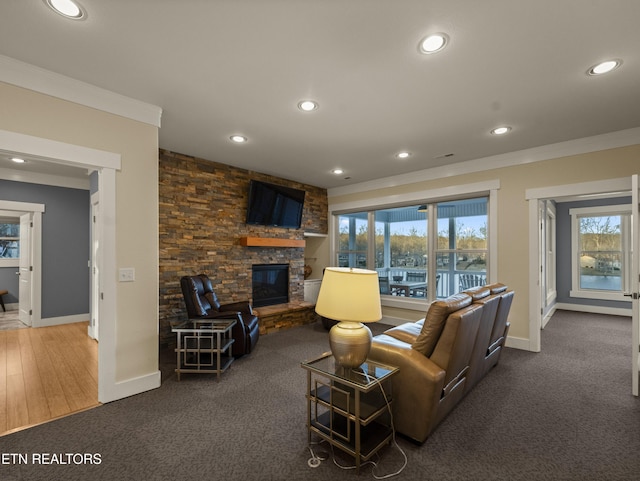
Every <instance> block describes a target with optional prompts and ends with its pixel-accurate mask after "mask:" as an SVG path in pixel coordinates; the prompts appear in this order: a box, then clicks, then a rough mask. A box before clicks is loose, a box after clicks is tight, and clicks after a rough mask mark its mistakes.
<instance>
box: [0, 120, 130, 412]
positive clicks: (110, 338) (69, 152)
mask: <svg viewBox="0 0 640 481" xmlns="http://www.w3.org/2000/svg"><path fill="white" fill-rule="evenodd" d="M0 150H3V151H9V152H12V153H16V154H20V153H22V154H25V155H33V156H37V157H38V158H40V159H42V160H43V161H48V162H54V163H60V164H65V165H71V166H74V167H81V168H87V169H90V170H97V171H98V173H99V176H98V186H99V187H98V191H99V201H100V211H101V225H100V245H101V246H102V266H101V269H100V275H101V280H102V283H101V284H102V293H101V300H102V301H103V302H100V305H99V316H100V320H101V321H102V322H101V323H100V326H99V329H100V333H99V336H100V342H99V344H98V401H100V402H102V403H105V402H109V401H114V400H116V399H119V398H121V397H123V396H122V395H121V393H120V391H121V389H119V387H118V384H117V382H116V375H115V374H116V313H117V309H116V308H117V297H116V293H117V290H116V282H117V276H116V170H120V168H121V156H120V154H118V153H113V152H106V151H103V150H97V149H92V148H88V147H83V146H80V145H74V144H68V143H64V142H58V141H54V140H50V139H45V138H41V137H34V136H31V135H25V134H20V133H16V132H10V131H7V130H0ZM38 288H39V289H40V290H41V286H38ZM36 297H38V296H36Z"/></svg>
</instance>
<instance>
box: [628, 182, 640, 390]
mask: <svg viewBox="0 0 640 481" xmlns="http://www.w3.org/2000/svg"><path fill="white" fill-rule="evenodd" d="M631 198H632V204H633V205H632V206H631V225H632V232H631V239H632V241H631V242H632V249H631V250H632V254H631V285H630V286H629V290H630V292H625V293H624V295H625V296H629V297H631V311H632V313H631V349H632V351H631V353H632V354H631V363H632V366H631V375H632V378H631V393H632V394H633V395H634V396H638V390H639V387H638V384H640V375H639V372H640V353H639V351H640V305H639V304H640V300H639V299H638V297H639V296H640V239H639V237H640V235H639V234H640V225H639V219H640V212H639V208H638V204H639V203H640V185H638V175H633V176H632V177H631Z"/></svg>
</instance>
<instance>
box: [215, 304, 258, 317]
mask: <svg viewBox="0 0 640 481" xmlns="http://www.w3.org/2000/svg"><path fill="white" fill-rule="evenodd" d="M226 311H239V312H242V313H243V314H252V315H253V309H252V307H251V304H250V303H249V302H247V301H239V302H232V303H230V304H222V305H221V306H220V312H226Z"/></svg>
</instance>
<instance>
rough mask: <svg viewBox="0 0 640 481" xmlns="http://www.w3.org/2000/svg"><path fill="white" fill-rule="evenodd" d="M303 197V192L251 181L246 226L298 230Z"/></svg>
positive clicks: (300, 221)
mask: <svg viewBox="0 0 640 481" xmlns="http://www.w3.org/2000/svg"><path fill="white" fill-rule="evenodd" d="M304 196H305V191H304V190H300V189H294V188H292V187H285V186H283V185H276V184H270V183H268V182H262V181H259V180H251V181H250V183H249V202H248V204H247V224H257V225H266V226H276V227H286V228H291V229H299V228H300V225H301V223H302V209H303V207H304Z"/></svg>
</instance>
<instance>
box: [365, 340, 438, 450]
mask: <svg viewBox="0 0 640 481" xmlns="http://www.w3.org/2000/svg"><path fill="white" fill-rule="evenodd" d="M369 358H370V359H371V360H373V361H377V362H380V363H383V364H388V365H390V366H396V367H398V368H399V369H400V370H399V372H398V374H397V375H396V376H394V378H393V381H392V386H393V417H394V425H395V427H396V429H397V431H399V432H401V433H402V434H404V435H405V436H409V437H410V438H412V439H415V440H416V441H418V442H421V443H422V442H424V441H425V440H426V439H427V436H428V435H429V433H430V432H431V430H432V429H433V428H434V427H435V425H436V422H435V420H436V417H437V416H436V413H437V410H438V403H439V401H440V397H441V395H442V389H443V387H444V379H445V372H444V370H443V369H442V368H441V367H439V366H438V365H437V364H435V363H434V362H433V361H431V360H430V359H429V358H427V357H425V356H424V355H423V354H421V353H419V352H418V351H416V350H415V349H412V348H411V345H410V344H408V343H406V342H403V341H400V340H398V339H395V338H393V337H391V336H388V335H385V334H381V335H378V336H376V337H375V338H374V339H373V342H372V344H371V351H370V353H369Z"/></svg>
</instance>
